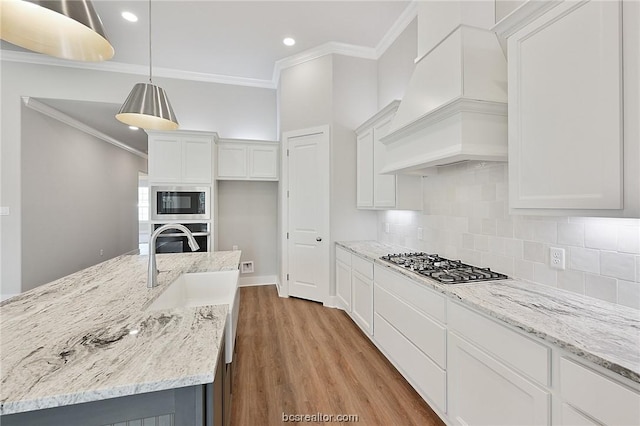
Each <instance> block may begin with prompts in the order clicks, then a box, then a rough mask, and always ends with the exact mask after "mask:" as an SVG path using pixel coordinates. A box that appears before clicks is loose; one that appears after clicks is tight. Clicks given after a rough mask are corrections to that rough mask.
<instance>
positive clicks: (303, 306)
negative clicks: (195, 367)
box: [231, 286, 444, 426]
mask: <svg viewBox="0 0 640 426" xmlns="http://www.w3.org/2000/svg"><path fill="white" fill-rule="evenodd" d="M236 347H237V352H238V353H237V355H236V358H235V373H234V382H233V400H232V410H231V424H232V425H233V426H254V425H281V424H283V414H284V415H293V414H310V415H313V414H317V413H322V414H325V415H343V414H351V415H357V416H358V420H357V424H359V425H367V426H369V425H372V426H373V425H381V426H393V425H403V426H404V425H406V426H409V425H420V426H426V425H444V423H443V422H442V421H441V420H440V419H439V418H438V416H437V415H436V414H435V413H434V412H433V411H432V410H431V408H430V407H429V406H428V405H427V404H426V403H425V402H424V401H423V400H422V398H420V396H419V395H418V394H417V393H416V392H415V391H414V390H413V388H412V387H411V385H409V384H408V383H407V382H406V381H405V380H404V378H403V377H402V376H401V375H400V373H398V371H397V370H396V369H395V368H394V367H393V366H392V365H391V364H390V363H389V362H388V361H387V360H386V358H385V357H384V356H383V355H382V354H381V353H380V352H379V351H378V350H377V348H376V347H375V346H374V345H373V344H372V343H371V342H370V341H369V340H368V338H367V337H365V335H364V334H363V333H362V332H361V331H360V329H359V328H358V326H356V325H355V324H354V323H353V322H352V321H351V319H350V318H349V317H348V316H347V314H345V313H344V312H343V311H341V310H338V309H331V308H325V307H323V306H322V305H321V304H319V303H314V302H309V301H305V300H300V299H294V298H289V299H284V298H280V297H278V294H277V291H276V288H275V286H263V287H244V288H242V289H241V302H240V319H239V325H238V332H237V346H236ZM319 423H322V422H319Z"/></svg>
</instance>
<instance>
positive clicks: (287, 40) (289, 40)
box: [282, 37, 296, 46]
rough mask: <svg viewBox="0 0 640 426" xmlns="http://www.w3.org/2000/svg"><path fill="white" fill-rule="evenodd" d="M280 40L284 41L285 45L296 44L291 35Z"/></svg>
mask: <svg viewBox="0 0 640 426" xmlns="http://www.w3.org/2000/svg"><path fill="white" fill-rule="evenodd" d="M282 42H283V43H284V45H285V46H293V45H294V44H296V41H295V40H294V39H292V38H291V37H287V38H285V39H284V40H282Z"/></svg>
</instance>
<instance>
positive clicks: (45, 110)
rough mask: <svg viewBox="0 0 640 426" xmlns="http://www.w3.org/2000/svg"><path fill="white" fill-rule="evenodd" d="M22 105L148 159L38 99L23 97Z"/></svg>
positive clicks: (141, 153) (142, 153)
mask: <svg viewBox="0 0 640 426" xmlns="http://www.w3.org/2000/svg"><path fill="white" fill-rule="evenodd" d="M22 103H23V104H24V105H25V106H26V107H28V108H31V109H32V110H34V111H38V112H39V113H42V114H44V115H46V116H48V117H51V118H53V119H55V120H58V121H60V122H61V123H64V124H67V125H69V126H71V127H74V128H76V129H78V130H80V131H81V132H84V133H87V134H89V135H91V136H95V137H96V138H98V139H101V140H103V141H105V142H108V143H110V144H111V145H115V146H117V147H118V148H121V149H124V150H125V151H128V152H130V153H132V154H134V155H137V156H138V157H142V158H144V159H147V158H148V155H147V154H145V153H144V152H142V151H138V150H137V149H135V148H132V147H130V146H129V145H127V144H125V143H123V142H121V141H119V140H118V139H115V138H113V137H111V136H109V135H106V134H104V133H102V132H101V131H99V130H97V129H94V128H93V127H91V126H88V125H86V124H84V123H82V122H80V121H78V120H76V119H75V118H72V117H70V116H68V115H67V114H65V113H63V112H61V111H58V110H57V109H55V108H52V107H50V106H49V105H46V104H43V103H42V102H40V101H37V100H36V99H33V98H31V97H28V96H23V97H22Z"/></svg>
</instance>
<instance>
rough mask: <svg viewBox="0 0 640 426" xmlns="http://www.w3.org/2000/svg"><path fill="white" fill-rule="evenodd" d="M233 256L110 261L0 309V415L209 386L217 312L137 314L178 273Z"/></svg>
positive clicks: (222, 266) (234, 262)
mask: <svg viewBox="0 0 640 426" xmlns="http://www.w3.org/2000/svg"><path fill="white" fill-rule="evenodd" d="M240 253H241V252H240V251H228V252H209V253H184V254H159V255H157V262H158V269H159V270H160V271H161V272H160V274H159V275H158V284H159V285H158V287H155V288H153V289H149V288H147V284H146V282H147V267H148V259H149V257H148V256H137V255H134V256H120V257H116V258H114V259H111V260H107V261H106V262H103V263H100V264H98V265H95V266H92V267H90V268H87V269H84V270H82V271H79V272H76V273H74V274H72V275H69V276H67V277H64V278H61V279H59V280H56V281H53V282H51V283H49V284H45V285H42V286H39V287H37V288H35V289H33V290H30V291H27V292H25V293H22V294H20V295H18V296H16V297H13V298H11V299H8V300H5V301H4V302H2V303H0V363H1V365H2V371H1V372H0V375H1V377H2V381H1V384H2V386H1V387H0V414H12V413H19V412H24V411H32V410H39V409H44V408H51V407H58V406H63V405H71V404H77V403H81V402H89V401H98V400H102V399H107V398H114V397H120V396H128V395H133V394H138V393H144V392H152V391H159V390H166V389H171V388H177V387H183V386H193V385H198V384H204V383H211V382H213V379H214V376H215V368H216V361H217V359H218V356H217V354H218V352H219V350H220V347H221V345H222V336H223V333H224V325H225V320H226V317H227V313H228V309H229V307H228V306H227V305H218V306H202V307H197V308H186V309H171V310H161V311H150V312H145V308H146V307H147V306H149V305H150V304H151V303H152V302H153V301H154V300H155V299H156V298H157V297H158V296H159V295H160V293H162V292H163V291H164V289H165V288H166V286H167V285H168V284H169V283H171V282H173V280H175V279H176V278H177V277H178V276H179V275H180V274H182V273H184V272H213V271H223V270H234V269H237V268H238V264H239V262H240Z"/></svg>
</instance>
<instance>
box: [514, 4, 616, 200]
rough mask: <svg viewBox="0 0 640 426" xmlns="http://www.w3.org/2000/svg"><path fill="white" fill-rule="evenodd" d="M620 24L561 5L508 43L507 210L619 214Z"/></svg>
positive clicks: (609, 8) (609, 13)
mask: <svg viewBox="0 0 640 426" xmlns="http://www.w3.org/2000/svg"><path fill="white" fill-rule="evenodd" d="M621 19H622V13H621V3H620V2H617V1H581V2H569V1H567V2H564V3H562V4H560V5H559V6H557V7H555V8H553V9H551V10H550V11H549V12H547V13H546V14H544V15H543V16H542V17H540V18H538V19H536V20H535V21H533V22H532V23H530V24H528V25H527V26H525V27H524V28H523V29H521V30H520V31H518V32H517V33H515V34H514V35H513V36H511V37H510V38H509V40H508V49H509V64H508V67H509V187H510V196H509V201H510V206H511V207H512V208H539V209H621V208H622V190H623V186H622V185H623V183H622V159H623V158H622V79H621V78H622V64H621V60H622V57H621V48H622V32H621V29H622V25H621Z"/></svg>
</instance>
